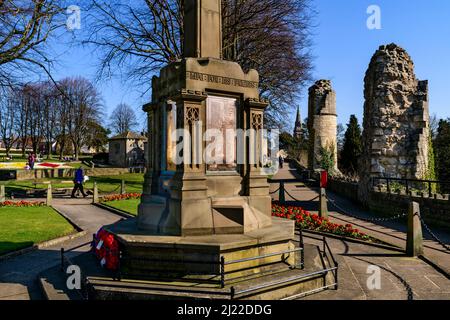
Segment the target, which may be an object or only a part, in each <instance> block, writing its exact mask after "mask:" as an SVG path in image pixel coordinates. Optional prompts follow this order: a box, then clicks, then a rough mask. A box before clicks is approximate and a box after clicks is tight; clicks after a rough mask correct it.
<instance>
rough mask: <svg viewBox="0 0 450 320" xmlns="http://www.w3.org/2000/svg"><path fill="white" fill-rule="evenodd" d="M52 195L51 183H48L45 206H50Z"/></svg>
mask: <svg viewBox="0 0 450 320" xmlns="http://www.w3.org/2000/svg"><path fill="white" fill-rule="evenodd" d="M52 200H53V195H52V184H51V183H49V184H48V186H47V203H46V204H47V206H48V207H50V206H51V205H52Z"/></svg>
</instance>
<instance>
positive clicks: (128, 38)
mask: <svg viewBox="0 0 450 320" xmlns="http://www.w3.org/2000/svg"><path fill="white" fill-rule="evenodd" d="M309 2H310V0H285V1H279V0H223V1H222V6H223V8H222V12H223V48H224V51H223V57H224V59H228V60H233V61H237V62H238V63H240V64H241V65H242V66H243V68H244V69H246V70H248V69H250V68H255V69H257V70H258V71H259V73H260V80H261V92H262V95H263V96H264V97H266V98H269V99H271V106H270V108H269V110H268V116H269V117H268V118H269V120H272V122H277V123H278V122H284V121H285V120H286V118H287V116H288V115H289V113H290V109H292V108H293V107H292V106H293V105H294V104H293V103H292V102H293V101H294V100H295V99H296V98H298V96H299V94H300V92H301V90H300V89H301V88H302V87H303V86H304V84H305V82H307V81H308V80H309V79H310V70H311V56H310V53H309V48H310V38H309V32H310V29H311V15H312V10H311V9H310V8H309ZM183 7H184V1H183V0H152V1H147V0H136V1H126V0H108V1H106V0H92V6H91V7H90V9H89V10H88V12H89V16H88V19H87V20H88V22H87V23H88V24H89V25H90V27H89V35H88V37H87V38H86V40H85V41H84V43H87V44H92V45H95V47H96V48H99V49H100V51H99V52H100V53H101V64H100V68H99V77H101V76H108V77H109V76H112V75H115V72H122V71H125V72H126V76H127V78H128V79H132V80H135V81H138V83H139V84H148V83H150V81H149V79H150V78H151V77H152V76H153V75H154V74H155V72H156V71H157V70H159V69H160V68H161V67H162V66H164V65H165V64H167V63H170V62H172V61H175V60H177V59H181V58H182V56H183V47H182V43H183V36H184V31H183ZM121 74H122V73H121ZM148 87H149V90H150V86H148Z"/></svg>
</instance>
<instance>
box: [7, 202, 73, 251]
mask: <svg viewBox="0 0 450 320" xmlns="http://www.w3.org/2000/svg"><path fill="white" fill-rule="evenodd" d="M73 232H75V229H74V228H73V226H72V225H71V224H70V223H69V222H67V220H65V219H64V218H63V217H62V216H60V215H59V214H58V213H57V212H56V211H55V210H53V209H52V208H50V207H28V208H25V207H23V208H17V207H3V208H0V255H2V254H5V253H8V252H11V251H15V250H19V249H23V248H26V247H29V246H32V245H34V244H38V243H41V242H44V241H48V240H52V239H55V238H58V237H62V236H65V235H68V234H71V233H73Z"/></svg>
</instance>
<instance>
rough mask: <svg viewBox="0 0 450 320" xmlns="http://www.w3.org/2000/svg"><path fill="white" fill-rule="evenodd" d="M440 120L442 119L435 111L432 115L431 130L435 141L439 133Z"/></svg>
mask: <svg viewBox="0 0 450 320" xmlns="http://www.w3.org/2000/svg"><path fill="white" fill-rule="evenodd" d="M439 121H440V119H439V118H438V117H437V115H436V114H435V113H433V114H432V115H431V116H430V131H431V139H432V140H433V141H434V139H435V138H436V136H437V133H438V129H439Z"/></svg>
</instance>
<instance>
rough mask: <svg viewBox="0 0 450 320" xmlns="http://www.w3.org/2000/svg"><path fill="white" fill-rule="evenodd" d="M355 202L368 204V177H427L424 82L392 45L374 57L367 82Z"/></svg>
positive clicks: (426, 115) (370, 185) (427, 130)
mask: <svg viewBox="0 0 450 320" xmlns="http://www.w3.org/2000/svg"><path fill="white" fill-rule="evenodd" d="M364 81H365V88H364V98H365V104H364V124H363V126H364V128H363V155H362V158H361V162H360V188H359V190H360V191H359V193H360V194H359V197H360V200H361V201H362V202H363V203H367V202H368V197H369V193H370V190H371V188H372V177H380V176H382V177H394V178H411V179H424V178H426V176H427V171H428V149H429V144H428V140H429V109H428V82H427V81H420V80H418V79H417V78H416V76H415V74H414V63H413V61H412V60H411V57H410V56H409V55H408V53H407V52H406V51H405V50H404V49H402V48H400V47H399V46H397V45H395V44H389V45H385V46H381V47H380V48H379V49H378V51H376V52H375V54H374V56H373V57H372V60H371V62H370V65H369V68H368V70H367V72H366V76H365V80H364Z"/></svg>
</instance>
